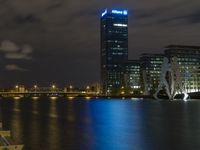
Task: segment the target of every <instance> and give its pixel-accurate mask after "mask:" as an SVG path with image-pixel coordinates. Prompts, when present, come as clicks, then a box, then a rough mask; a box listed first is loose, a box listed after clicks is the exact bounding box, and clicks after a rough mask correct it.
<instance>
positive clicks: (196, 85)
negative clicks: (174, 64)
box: [165, 45, 200, 93]
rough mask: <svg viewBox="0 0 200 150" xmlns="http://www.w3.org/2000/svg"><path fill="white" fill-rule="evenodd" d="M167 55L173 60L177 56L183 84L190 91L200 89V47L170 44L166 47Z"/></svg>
mask: <svg viewBox="0 0 200 150" xmlns="http://www.w3.org/2000/svg"><path fill="white" fill-rule="evenodd" d="M165 56H167V57H168V58H169V60H171V59H172V58H173V57H177V60H178V63H179V66H180V72H181V77H180V78H181V79H182V82H183V86H184V88H185V89H186V91H187V92H188V93H193V92H199V91H200V74H199V67H200V47H199V46H183V45H169V46H167V47H165Z"/></svg>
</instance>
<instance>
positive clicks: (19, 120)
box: [0, 97, 200, 150]
mask: <svg viewBox="0 0 200 150" xmlns="http://www.w3.org/2000/svg"><path fill="white" fill-rule="evenodd" d="M0 119H1V120H2V121H3V124H4V129H7V130H12V135H13V138H14V140H15V141H16V142H18V143H23V144H24V145H25V147H24V150H183V149H185V150H199V149H200V100H190V101H187V102H184V101H166V100H163V101H153V100H139V99H134V100H131V99H126V100H123V99H90V100H89V99H84V98H78V99H71V100H70V99H67V98H58V99H55V98H51V99H50V98H47V97H46V98H45V97H43V98H39V99H32V98H22V99H13V98H5V99H0Z"/></svg>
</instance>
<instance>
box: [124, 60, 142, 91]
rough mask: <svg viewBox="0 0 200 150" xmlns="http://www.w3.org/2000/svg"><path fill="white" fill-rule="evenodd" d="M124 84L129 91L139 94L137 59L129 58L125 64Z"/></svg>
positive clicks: (138, 66)
mask: <svg viewBox="0 0 200 150" xmlns="http://www.w3.org/2000/svg"><path fill="white" fill-rule="evenodd" d="M125 70H126V71H125V72H126V76H125V84H126V87H127V89H129V93H127V94H140V91H141V73H140V62H139V60H129V61H128V62H126V65H125Z"/></svg>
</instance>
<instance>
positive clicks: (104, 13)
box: [101, 9, 108, 17]
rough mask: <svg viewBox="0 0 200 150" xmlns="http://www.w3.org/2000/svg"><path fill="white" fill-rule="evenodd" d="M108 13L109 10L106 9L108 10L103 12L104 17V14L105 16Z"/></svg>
mask: <svg viewBox="0 0 200 150" xmlns="http://www.w3.org/2000/svg"><path fill="white" fill-rule="evenodd" d="M107 13H108V10H107V9H106V10H105V11H104V12H103V13H102V14H101V16H102V17H103V16H105V15H106V14H107Z"/></svg>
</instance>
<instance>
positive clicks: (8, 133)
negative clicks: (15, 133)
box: [0, 131, 11, 137]
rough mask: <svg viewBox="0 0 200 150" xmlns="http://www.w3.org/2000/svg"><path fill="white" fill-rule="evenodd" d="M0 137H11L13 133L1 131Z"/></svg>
mask: <svg viewBox="0 0 200 150" xmlns="http://www.w3.org/2000/svg"><path fill="white" fill-rule="evenodd" d="M0 136H5V137H6V136H11V132H10V131H0Z"/></svg>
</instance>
